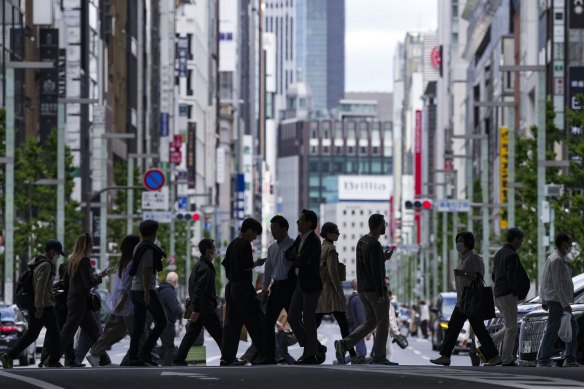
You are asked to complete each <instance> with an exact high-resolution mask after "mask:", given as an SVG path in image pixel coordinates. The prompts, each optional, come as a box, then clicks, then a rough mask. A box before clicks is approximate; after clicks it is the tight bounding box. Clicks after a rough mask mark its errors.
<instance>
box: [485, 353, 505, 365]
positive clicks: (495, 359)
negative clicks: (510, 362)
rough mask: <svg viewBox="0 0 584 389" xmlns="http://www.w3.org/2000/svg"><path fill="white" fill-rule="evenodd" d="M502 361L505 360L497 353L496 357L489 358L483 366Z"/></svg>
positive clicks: (498, 363)
mask: <svg viewBox="0 0 584 389" xmlns="http://www.w3.org/2000/svg"><path fill="white" fill-rule="evenodd" d="M501 363H503V361H501V357H500V356H498V355H497V356H496V357H493V358H491V359H489V362H487V363H485V364H484V365H483V366H497V365H500V364H501Z"/></svg>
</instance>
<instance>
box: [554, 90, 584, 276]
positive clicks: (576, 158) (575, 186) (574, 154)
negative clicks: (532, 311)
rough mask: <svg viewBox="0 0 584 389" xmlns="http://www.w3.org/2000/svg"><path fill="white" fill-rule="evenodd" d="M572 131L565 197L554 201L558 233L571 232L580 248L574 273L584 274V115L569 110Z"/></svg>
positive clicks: (582, 98)
mask: <svg viewBox="0 0 584 389" xmlns="http://www.w3.org/2000/svg"><path fill="white" fill-rule="evenodd" d="M577 99H578V102H579V104H580V105H582V104H584V96H583V95H579V96H578V97H577ZM567 119H568V128H569V130H568V131H567V134H566V142H565V144H566V147H567V151H568V158H569V159H570V167H569V168H568V172H567V174H564V175H561V176H559V177H558V178H559V179H558V181H556V182H558V183H560V184H562V185H563V187H564V194H563V195H562V196H561V197H560V198H558V199H557V200H556V201H554V202H553V207H554V209H555V211H556V231H557V232H567V233H569V234H570V235H571V236H572V239H573V240H574V242H576V243H578V245H579V247H580V249H579V250H574V251H573V255H574V260H573V261H571V262H570V265H571V266H572V271H573V273H574V274H579V273H582V272H584V255H583V254H582V247H583V245H584V223H583V222H582V221H583V220H584V166H583V165H582V161H583V160H584V137H583V135H582V129H584V112H583V111H582V110H580V111H572V110H570V111H568V112H567Z"/></svg>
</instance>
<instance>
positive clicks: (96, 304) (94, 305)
mask: <svg viewBox="0 0 584 389" xmlns="http://www.w3.org/2000/svg"><path fill="white" fill-rule="evenodd" d="M87 308H89V310H90V311H93V312H96V311H99V310H100V309H101V299H100V298H99V296H98V295H96V294H95V293H93V292H91V293H89V299H88V300H87Z"/></svg>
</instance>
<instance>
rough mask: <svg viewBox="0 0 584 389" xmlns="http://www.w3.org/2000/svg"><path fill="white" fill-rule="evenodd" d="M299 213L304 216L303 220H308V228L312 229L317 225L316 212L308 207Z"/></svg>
mask: <svg viewBox="0 0 584 389" xmlns="http://www.w3.org/2000/svg"><path fill="white" fill-rule="evenodd" d="M300 214H301V215H302V216H303V217H304V220H306V221H308V222H310V229H311V230H314V229H315V228H316V226H317V225H318V216H316V213H315V212H314V211H311V210H310V209H303V210H302V212H300Z"/></svg>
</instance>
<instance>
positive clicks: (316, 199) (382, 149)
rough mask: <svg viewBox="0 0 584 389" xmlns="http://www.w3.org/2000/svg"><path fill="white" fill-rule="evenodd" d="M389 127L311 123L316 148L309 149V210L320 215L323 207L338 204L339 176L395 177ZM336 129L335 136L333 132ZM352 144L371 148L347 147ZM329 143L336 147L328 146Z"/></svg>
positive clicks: (377, 123) (310, 131)
mask: <svg viewBox="0 0 584 389" xmlns="http://www.w3.org/2000/svg"><path fill="white" fill-rule="evenodd" d="M381 124H384V126H381ZM388 124H389V125H387V124H386V123H380V122H379V121H373V122H365V121H352V120H346V121H344V122H339V121H332V122H331V121H317V120H314V121H311V122H310V126H309V134H310V138H311V142H312V145H311V146H310V147H309V155H308V177H307V180H308V208H309V209H312V210H314V211H315V212H317V213H319V210H320V205H321V204H323V203H333V202H336V201H338V176H339V175H368V174H373V175H391V174H392V172H393V158H392V154H391V152H387V151H386V150H391V144H392V133H391V124H390V123H388ZM382 128H383V131H382V130H381V129H382ZM332 129H334V132H333V131H330V132H329V130H332ZM357 129H358V130H359V131H358V136H359V138H358V139H357V138H356V135H357ZM381 133H383V138H381ZM344 134H347V137H344V136H343V135H344ZM333 135H334V136H333ZM329 136H330V138H329ZM339 139H341V140H343V146H339V145H338V140H339ZM315 140H317V141H318V143H319V145H318V146H316V145H314V141H315ZM349 141H352V142H354V143H357V142H361V143H362V142H366V143H367V145H366V146H361V145H359V144H358V145H356V146H348V145H346V144H347V143H348V142H349ZM325 142H327V143H325ZM328 143H330V144H331V145H335V147H328V146H326V144H328ZM373 144H375V145H377V146H373ZM357 150H359V151H358V152H357Z"/></svg>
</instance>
